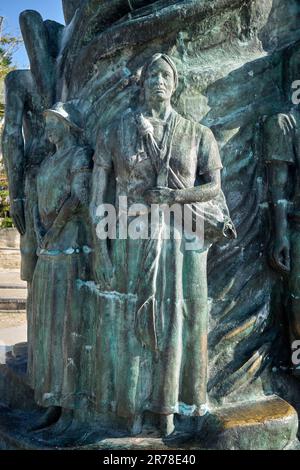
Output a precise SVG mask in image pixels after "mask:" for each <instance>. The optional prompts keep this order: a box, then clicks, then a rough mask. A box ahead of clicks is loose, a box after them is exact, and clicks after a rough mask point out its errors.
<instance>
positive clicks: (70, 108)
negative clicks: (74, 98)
mask: <svg viewBox="0 0 300 470" xmlns="http://www.w3.org/2000/svg"><path fill="white" fill-rule="evenodd" d="M47 114H48V115H49V114H50V115H54V116H56V117H57V118H58V119H60V120H61V121H63V122H65V123H66V124H68V125H69V126H70V127H71V128H72V129H74V130H76V131H77V132H82V131H83V122H82V117H81V114H80V112H79V111H78V109H77V108H76V107H75V105H74V103H72V102H69V103H62V102H58V103H56V104H55V105H54V106H53V108H51V109H46V111H44V115H45V116H46V115H47Z"/></svg>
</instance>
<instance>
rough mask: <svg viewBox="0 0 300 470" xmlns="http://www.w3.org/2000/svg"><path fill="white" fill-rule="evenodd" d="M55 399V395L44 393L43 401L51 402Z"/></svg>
mask: <svg viewBox="0 0 300 470" xmlns="http://www.w3.org/2000/svg"><path fill="white" fill-rule="evenodd" d="M53 397H54V394H53V393H44V395H43V400H44V401H46V400H51V398H53Z"/></svg>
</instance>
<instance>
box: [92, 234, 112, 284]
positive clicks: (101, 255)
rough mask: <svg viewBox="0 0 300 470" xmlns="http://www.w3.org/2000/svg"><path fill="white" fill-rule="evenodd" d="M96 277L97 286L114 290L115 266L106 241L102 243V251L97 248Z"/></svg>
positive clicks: (95, 260)
mask: <svg viewBox="0 0 300 470" xmlns="http://www.w3.org/2000/svg"><path fill="white" fill-rule="evenodd" d="M104 244H105V245H104ZM94 277H95V281H96V283H97V284H100V286H103V287H105V288H107V289H109V290H112V288H113V284H114V266H113V264H112V262H111V259H110V255H109V252H108V248H107V244H106V241H104V242H102V243H101V248H100V249H99V247H97V248H96V250H95V256H94Z"/></svg>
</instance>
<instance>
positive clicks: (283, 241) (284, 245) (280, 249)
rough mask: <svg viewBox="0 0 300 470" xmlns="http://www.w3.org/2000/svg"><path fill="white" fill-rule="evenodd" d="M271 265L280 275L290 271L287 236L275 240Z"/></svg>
mask: <svg viewBox="0 0 300 470" xmlns="http://www.w3.org/2000/svg"><path fill="white" fill-rule="evenodd" d="M271 264H272V265H273V267H274V268H275V269H276V270H277V271H279V272H281V273H285V274H286V273H288V272H289V271H290V269H291V266H290V243H289V239H288V237H287V236H282V237H278V238H277V239H276V240H275V243H274V247H273V251H272V254H271Z"/></svg>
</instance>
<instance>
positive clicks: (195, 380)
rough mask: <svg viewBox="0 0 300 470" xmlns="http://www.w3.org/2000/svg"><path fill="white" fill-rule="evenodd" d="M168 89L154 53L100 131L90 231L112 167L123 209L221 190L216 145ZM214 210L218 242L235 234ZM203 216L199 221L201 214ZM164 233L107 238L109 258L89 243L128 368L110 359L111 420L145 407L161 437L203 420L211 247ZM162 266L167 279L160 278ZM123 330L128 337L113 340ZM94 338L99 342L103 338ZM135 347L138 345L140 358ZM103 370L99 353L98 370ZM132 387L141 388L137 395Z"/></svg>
mask: <svg viewBox="0 0 300 470" xmlns="http://www.w3.org/2000/svg"><path fill="white" fill-rule="evenodd" d="M177 84H178V74H177V70H176V66H175V64H174V63H173V61H172V60H171V59H170V57H169V56H167V55H165V54H155V55H154V56H153V57H152V58H151V59H150V60H149V61H148V62H146V64H145V65H144V67H143V69H142V73H141V89H142V92H143V97H142V98H143V101H142V103H141V105H140V107H139V108H138V109H137V110H131V109H129V110H128V111H126V112H125V113H124V115H123V116H122V117H121V119H120V120H119V121H117V122H116V123H113V124H112V126H111V127H110V129H109V130H108V131H103V132H102V133H101V135H100V137H99V140H98V146H97V148H96V151H95V157H94V160H95V169H94V174H93V200H92V217H93V220H94V223H95V226H96V225H97V223H99V220H98V218H97V215H96V210H97V207H98V206H99V205H101V204H103V203H104V201H105V195H106V192H107V185H108V175H109V172H110V171H111V170H112V169H114V173H115V178H116V181H117V185H116V204H117V205H118V198H119V197H121V196H123V197H124V196H125V197H127V198H128V204H129V205H130V204H137V203H138V204H144V205H145V210H146V213H147V211H149V212H150V205H151V204H167V205H169V206H171V205H172V204H174V203H179V204H182V205H184V204H194V203H205V202H207V201H210V200H213V199H215V198H216V197H217V196H218V195H219V193H220V192H221V188H220V169H221V168H222V164H221V160H220V157H219V153H218V147H217V144H216V141H215V139H214V137H213V134H212V132H211V131H210V130H209V129H207V128H205V127H204V126H200V125H197V124H195V123H192V122H191V121H188V120H186V119H184V118H183V117H181V116H180V115H179V114H177V113H176V111H174V110H173V108H172V106H171V97H172V95H173V93H174V91H175V89H176V87H177ZM103 135H104V137H103ZM215 204H216V203H215ZM216 206H217V204H216ZM222 209H223V211H224V214H223V221H222V223H221V228H220V229H219V230H220V234H219V236H222V233H223V234H224V235H228V236H229V237H230V236H232V237H234V236H235V232H234V229H233V228H232V227H231V226H230V221H229V219H226V216H227V209H226V206H225V205H223V207H222ZM203 212H204V218H205V207H203ZM216 212H218V211H216ZM164 223H165V222H163V220H162V221H161V224H162V225H164ZM171 230H172V234H171V237H170V240H163V241H162V240H161V239H160V238H161V234H160V235H159V236H158V239H156V240H153V239H151V240H148V239H146V240H130V238H129V239H128V240H123V239H118V237H117V239H116V240H112V248H111V251H109V249H108V246H107V241H106V240H105V241H99V240H98V241H96V248H95V264H96V266H95V272H96V274H97V278H98V279H97V280H98V282H99V283H100V285H102V286H103V287H104V288H105V287H106V288H108V289H110V290H113V291H117V293H122V294H123V295H124V296H125V301H124V302H125V303H124V305H123V308H124V309H125V311H126V315H125V314H124V313H122V314H121V312H122V311H123V310H122V309H121V310H120V315H119V316H120V317H124V318H127V321H128V322H129V324H127V326H126V325H123V326H120V330H119V331H120V332H121V333H120V334H121V337H120V338H119V337H118V334H116V338H115V341H116V343H117V344H120V345H121V346H120V347H121V348H124V350H123V354H124V356H123V360H124V361H125V362H126V363H129V364H130V365H129V370H128V369H127V370H126V375H127V377H124V366H125V364H124V366H123V365H122V361H119V362H118V365H117V366H116V369H115V372H114V378H113V379H112V383H111V387H112V390H115V394H116V398H115V401H116V407H117V414H118V413H119V414H120V415H121V416H124V417H132V419H134V418H136V417H140V415H141V413H142V411H145V410H148V411H151V412H153V413H157V414H158V415H159V416H161V420H162V428H163V432H165V433H166V434H171V432H172V431H173V430H174V424H173V419H174V418H173V417H174V414H175V413H177V414H179V415H180V414H185V413H186V414H189V415H191V416H201V415H203V414H205V413H206V383H207V322H208V316H207V280H206V258H207V251H208V248H209V246H210V244H211V243H210V241H209V239H208V240H207V239H206V240H205V245H204V247H203V248H202V249H198V250H195V251H185V248H184V244H185V239H184V238H183V239H181V240H175V239H174V231H175V227H172V228H171ZM117 232H118V227H117ZM204 236H205V235H204ZM160 243H162V245H161V246H160ZM124 263H125V264H124ZM168 264H169V268H168ZM168 269H171V272H172V277H170V276H168V274H167V271H168ZM139 275H140V276H141V277H140V276H139ZM187 289H188V290H187ZM126 296H127V297H128V300H127V299H126ZM130 296H131V297H134V296H137V300H136V305H134V303H133V304H132V303H130V301H129V297H130ZM135 309H136V311H135ZM100 315H101V312H100ZM129 325H131V326H129ZM124 328H129V332H131V333H129V335H128V334H126V337H124V338H122V331H123V330H124ZM132 330H135V335H136V337H137V338H136V339H135V338H133V337H131V338H129V339H128V336H133V333H132ZM117 331H118V330H117ZM102 334H103V335H104V336H106V333H105V332H104V331H102ZM107 334H109V333H107ZM126 338H127V339H126ZM137 339H138V340H139V343H138V342H137ZM126 341H128V349H127V348H126V344H125V343H126ZM99 343H101V339H100V340H99ZM141 345H144V346H145V347H146V349H145V350H144V351H143V349H142V348H141ZM117 350H118V348H117ZM144 356H145V357H144ZM147 356H148V357H147ZM116 357H119V355H118V353H116ZM101 362H102V364H101ZM105 363H106V362H105V358H104V357H103V355H102V354H99V367H100V370H101V371H102V368H103V367H105V366H104V365H103V364H105ZM140 364H144V365H143V367H142V366H141V365H140ZM107 367H109V364H107ZM127 367H128V366H127ZM141 367H142V368H143V370H141ZM122 371H123V372H122ZM100 377H101V373H100V374H99V385H98V387H97V391H98V395H99V396H98V402H99V407H100V409H101V408H102V407H103V406H104V407H105V400H104V399H103V397H105V396H110V395H111V394H109V393H108V392H107V387H109V384H107V383H106V384H104V383H102V381H101V378H100ZM104 377H106V374H104ZM141 380H143V381H144V382H146V383H147V384H148V386H147V388H146V387H144V389H143V390H141V383H140V382H141ZM124 384H126V385H125V387H124ZM102 387H103V390H102ZM139 390H141V391H139ZM139 393H140V395H141V396H139ZM132 397H135V398H132ZM110 400H111V396H110ZM106 406H108V404H106Z"/></svg>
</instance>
